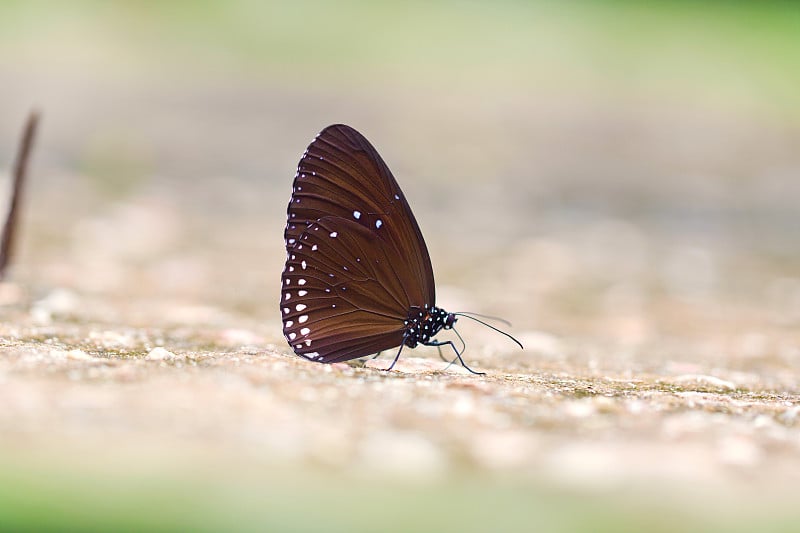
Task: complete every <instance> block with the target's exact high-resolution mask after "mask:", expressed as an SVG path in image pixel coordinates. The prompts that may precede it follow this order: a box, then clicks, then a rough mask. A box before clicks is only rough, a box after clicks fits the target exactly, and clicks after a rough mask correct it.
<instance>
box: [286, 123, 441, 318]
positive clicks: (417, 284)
mask: <svg viewBox="0 0 800 533" xmlns="http://www.w3.org/2000/svg"><path fill="white" fill-rule="evenodd" d="M330 216H334V217H340V218H343V219H346V220H350V221H352V222H354V223H355V224H358V225H360V226H362V227H364V228H366V229H368V230H370V231H373V232H374V233H375V234H376V235H377V237H378V240H377V241H375V242H374V246H375V247H377V248H381V249H387V250H390V251H391V254H392V255H395V256H398V257H400V258H401V261H400V262H399V263H398V264H397V265H395V269H396V274H397V277H398V278H399V281H400V283H401V285H402V286H403V287H404V291H405V294H406V295H407V300H405V301H403V302H402V304H403V307H404V311H406V312H407V311H408V309H409V308H411V307H422V306H423V305H424V304H428V305H430V306H433V305H434V304H435V288H434V280H433V269H432V268H431V260H430V256H429V254H428V249H427V247H426V246H425V241H424V239H423V237H422V232H421V231H420V229H419V226H418V224H417V221H416V219H415V218H414V214H413V213H412V212H411V208H410V207H409V205H408V202H407V201H406V198H405V196H404V195H403V192H402V191H401V190H400V187H399V186H398V185H397V181H396V180H395V179H394V176H392V173H391V171H390V170H389V168H388V167H387V166H386V163H384V161H383V159H382V158H381V156H380V155H379V154H378V152H377V151H376V150H375V148H374V147H373V146H372V145H371V144H370V143H369V141H367V139H366V138H364V136H363V135H361V134H360V133H358V132H357V131H356V130H354V129H353V128H351V127H349V126H345V125H341V124H338V125H333V126H329V127H327V128H325V129H324V130H322V132H320V134H319V135H317V137H316V138H315V139H314V141H312V143H311V144H310V145H309V147H308V149H307V150H306V152H305V153H304V154H303V157H302V159H301V160H300V164H299V165H298V169H297V174H296V176H295V180H294V185H293V191H292V200H291V202H290V204H289V207H288V222H287V225H286V230H285V232H284V237H285V240H286V248H287V252H289V253H291V251H292V250H293V248H294V246H296V245H297V242H298V238H299V237H300V235H301V234H302V233H303V232H304V231H306V230H307V228H308V227H309V226H311V225H312V224H313V223H315V222H316V221H318V220H320V219H322V218H324V217H330ZM376 281H377V282H378V283H381V282H383V280H381V279H376Z"/></svg>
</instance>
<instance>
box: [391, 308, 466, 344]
mask: <svg viewBox="0 0 800 533" xmlns="http://www.w3.org/2000/svg"><path fill="white" fill-rule="evenodd" d="M456 320H457V318H456V316H455V315H454V314H453V313H448V312H447V311H445V310H444V309H442V308H440V307H435V306H428V305H427V304H426V305H425V306H424V307H423V308H419V307H412V308H411V309H410V310H409V312H408V318H407V319H406V320H405V321H404V324H405V326H406V330H405V344H406V346H408V347H410V348H414V347H415V346H416V345H417V344H427V343H428V342H430V340H431V339H432V338H433V337H435V336H436V334H437V333H439V332H440V331H441V330H442V329H450V328H452V327H453V324H455V322H456Z"/></svg>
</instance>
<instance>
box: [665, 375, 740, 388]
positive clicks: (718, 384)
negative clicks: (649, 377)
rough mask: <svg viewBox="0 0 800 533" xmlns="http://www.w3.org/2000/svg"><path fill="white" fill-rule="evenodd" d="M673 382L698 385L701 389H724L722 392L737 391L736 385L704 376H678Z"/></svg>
mask: <svg viewBox="0 0 800 533" xmlns="http://www.w3.org/2000/svg"><path fill="white" fill-rule="evenodd" d="M673 381H674V382H675V383H677V384H679V385H684V386H687V385H698V386H700V387H707V388H714V389H722V390H736V384H735V383H733V382H731V381H726V380H724V379H720V378H718V377H714V376H708V375H704V374H684V375H682V376H677V377H676V378H674V379H673Z"/></svg>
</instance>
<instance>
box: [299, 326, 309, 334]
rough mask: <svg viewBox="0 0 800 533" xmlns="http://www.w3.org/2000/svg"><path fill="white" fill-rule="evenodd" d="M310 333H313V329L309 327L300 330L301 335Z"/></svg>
mask: <svg viewBox="0 0 800 533" xmlns="http://www.w3.org/2000/svg"><path fill="white" fill-rule="evenodd" d="M309 333H311V330H310V329H308V328H303V329H301V330H300V335H308V334H309Z"/></svg>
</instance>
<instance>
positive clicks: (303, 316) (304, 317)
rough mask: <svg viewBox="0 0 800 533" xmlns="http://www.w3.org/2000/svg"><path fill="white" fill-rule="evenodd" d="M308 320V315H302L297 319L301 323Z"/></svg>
mask: <svg viewBox="0 0 800 533" xmlns="http://www.w3.org/2000/svg"><path fill="white" fill-rule="evenodd" d="M306 320H308V315H300V318H298V319H297V321H298V322H300V323H301V324H305V322H306Z"/></svg>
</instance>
